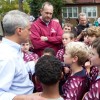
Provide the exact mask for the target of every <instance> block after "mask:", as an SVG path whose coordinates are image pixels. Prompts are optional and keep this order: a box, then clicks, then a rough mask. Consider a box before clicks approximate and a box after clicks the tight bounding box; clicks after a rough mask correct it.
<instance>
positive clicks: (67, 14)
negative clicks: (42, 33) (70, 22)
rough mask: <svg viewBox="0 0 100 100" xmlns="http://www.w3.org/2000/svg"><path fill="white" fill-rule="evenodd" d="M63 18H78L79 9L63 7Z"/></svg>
mask: <svg viewBox="0 0 100 100" xmlns="http://www.w3.org/2000/svg"><path fill="white" fill-rule="evenodd" d="M62 16H63V17H64V18H77V17H78V7H63V8H62Z"/></svg>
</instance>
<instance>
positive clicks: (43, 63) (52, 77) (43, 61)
mask: <svg viewBox="0 0 100 100" xmlns="http://www.w3.org/2000/svg"><path fill="white" fill-rule="evenodd" d="M35 74H36V77H37V79H38V80H39V81H40V82H41V83H42V84H43V85H46V86H49V85H54V84H56V83H57V82H59V80H60V79H61V75H62V64H61V62H60V61H59V60H58V59H57V58H56V57H54V56H49V55H45V56H43V57H41V58H40V59H39V60H38V61H37V63H36V65H35Z"/></svg>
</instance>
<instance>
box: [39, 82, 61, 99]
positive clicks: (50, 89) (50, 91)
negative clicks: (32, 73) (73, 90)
mask: <svg viewBox="0 0 100 100" xmlns="http://www.w3.org/2000/svg"><path fill="white" fill-rule="evenodd" d="M41 96H42V97H45V98H49V99H50V98H51V99H52V98H54V99H55V98H59V97H60V94H59V85H58V83H57V84H56V85H52V86H43V92H42V93H41Z"/></svg>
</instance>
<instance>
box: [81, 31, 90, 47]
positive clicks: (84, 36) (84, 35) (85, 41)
mask: <svg viewBox="0 0 100 100" xmlns="http://www.w3.org/2000/svg"><path fill="white" fill-rule="evenodd" d="M82 32H83V33H82V34H83V38H84V43H85V44H87V45H89V39H88V38H89V36H88V34H87V29H86V31H82Z"/></svg>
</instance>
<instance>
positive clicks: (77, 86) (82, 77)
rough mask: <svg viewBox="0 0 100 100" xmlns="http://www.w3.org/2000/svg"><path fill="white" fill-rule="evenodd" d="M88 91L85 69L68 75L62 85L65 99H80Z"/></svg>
mask: <svg viewBox="0 0 100 100" xmlns="http://www.w3.org/2000/svg"><path fill="white" fill-rule="evenodd" d="M87 91H88V77H87V75H86V71H85V69H83V70H82V71H80V72H77V73H75V74H74V75H73V76H70V77H69V78H68V80H67V81H66V82H65V84H64V85H63V92H64V99H65V100H82V97H83V95H84V94H85V93H86V92H87Z"/></svg>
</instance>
